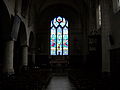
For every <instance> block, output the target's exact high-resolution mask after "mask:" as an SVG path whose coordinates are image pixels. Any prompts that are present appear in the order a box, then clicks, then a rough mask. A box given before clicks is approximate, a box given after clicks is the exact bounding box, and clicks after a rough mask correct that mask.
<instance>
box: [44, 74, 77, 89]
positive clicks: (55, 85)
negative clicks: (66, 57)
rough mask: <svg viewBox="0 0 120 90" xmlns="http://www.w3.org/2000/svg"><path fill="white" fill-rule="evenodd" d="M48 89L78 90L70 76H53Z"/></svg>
mask: <svg viewBox="0 0 120 90" xmlns="http://www.w3.org/2000/svg"><path fill="white" fill-rule="evenodd" d="M46 90H76V88H75V87H74V86H73V84H72V83H71V82H70V80H69V78H68V76H59V75H58V76H53V77H52V79H51V80H50V82H49V84H48V86H47V89H46Z"/></svg>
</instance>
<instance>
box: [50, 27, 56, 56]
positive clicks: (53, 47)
mask: <svg viewBox="0 0 120 90" xmlns="http://www.w3.org/2000/svg"><path fill="white" fill-rule="evenodd" d="M50 42H51V43H50V47H51V55H56V29H55V28H54V27H52V28H51V37H50Z"/></svg>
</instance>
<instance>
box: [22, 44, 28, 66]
mask: <svg viewBox="0 0 120 90" xmlns="http://www.w3.org/2000/svg"><path fill="white" fill-rule="evenodd" d="M27 65H28V46H27V45H24V46H22V65H21V66H27Z"/></svg>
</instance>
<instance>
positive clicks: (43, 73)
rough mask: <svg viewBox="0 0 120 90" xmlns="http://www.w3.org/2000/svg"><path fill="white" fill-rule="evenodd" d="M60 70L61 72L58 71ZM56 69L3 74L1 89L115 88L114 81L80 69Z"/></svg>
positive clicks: (27, 69)
mask: <svg viewBox="0 0 120 90" xmlns="http://www.w3.org/2000/svg"><path fill="white" fill-rule="evenodd" d="M58 71H60V72H58ZM58 71H56V72H55V71H54V72H53V70H52V69H50V68H48V67H44V68H39V67H29V68H28V67H26V68H24V70H23V71H21V73H19V74H16V75H13V74H12V75H10V76H8V77H7V78H5V77H6V76H3V77H2V78H1V82H0V90H9V89H11V90H103V89H104V90H115V89H116V88H113V87H112V86H113V85H112V84H113V83H112V81H111V79H110V78H107V77H100V76H97V75H95V73H92V72H81V71H80V70H78V69H67V70H60V69H59V70H58Z"/></svg>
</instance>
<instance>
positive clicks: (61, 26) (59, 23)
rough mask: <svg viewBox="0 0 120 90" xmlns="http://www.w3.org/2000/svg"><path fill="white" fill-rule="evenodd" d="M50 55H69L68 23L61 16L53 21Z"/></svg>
mask: <svg viewBox="0 0 120 90" xmlns="http://www.w3.org/2000/svg"><path fill="white" fill-rule="evenodd" d="M50 55H68V21H67V20H66V19H65V18H63V17H61V16H58V17H56V18H54V19H53V20H52V21H51V31H50Z"/></svg>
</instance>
